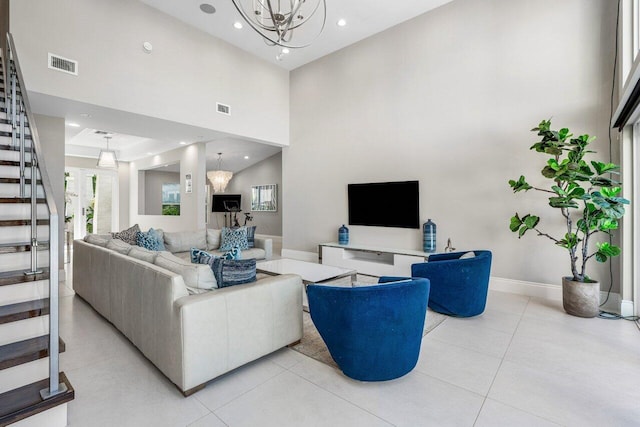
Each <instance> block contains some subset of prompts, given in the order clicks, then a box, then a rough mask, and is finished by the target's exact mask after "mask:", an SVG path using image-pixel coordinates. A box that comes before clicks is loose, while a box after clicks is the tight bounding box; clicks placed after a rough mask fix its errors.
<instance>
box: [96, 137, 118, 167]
mask: <svg viewBox="0 0 640 427" xmlns="http://www.w3.org/2000/svg"><path fill="white" fill-rule="evenodd" d="M104 139H106V140H107V149H106V150H100V155H99V156H98V167H99V168H104V169H118V159H117V158H116V152H115V151H113V150H109V140H110V139H111V137H110V136H105V137H104Z"/></svg>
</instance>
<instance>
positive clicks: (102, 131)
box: [94, 130, 109, 135]
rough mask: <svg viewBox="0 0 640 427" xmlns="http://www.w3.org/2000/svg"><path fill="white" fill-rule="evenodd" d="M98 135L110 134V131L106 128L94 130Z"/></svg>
mask: <svg viewBox="0 0 640 427" xmlns="http://www.w3.org/2000/svg"><path fill="white" fill-rule="evenodd" d="M94 133H95V134H96V135H109V132H107V131H104V130H97V131H95V132H94Z"/></svg>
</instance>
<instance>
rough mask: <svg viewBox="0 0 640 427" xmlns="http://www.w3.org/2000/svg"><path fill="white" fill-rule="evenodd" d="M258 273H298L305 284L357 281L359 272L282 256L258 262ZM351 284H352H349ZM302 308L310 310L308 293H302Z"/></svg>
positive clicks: (275, 274)
mask: <svg viewBox="0 0 640 427" xmlns="http://www.w3.org/2000/svg"><path fill="white" fill-rule="evenodd" d="M256 271H257V272H258V273H265V274H269V275H271V276H277V275H280V274H297V275H298V276H300V277H301V278H302V282H303V283H304V285H305V290H306V285H308V284H310V283H325V282H330V281H332V280H337V279H342V278H344V277H350V278H351V281H352V282H354V281H356V277H357V274H358V273H357V272H356V271H355V270H350V269H348V268H340V267H333V266H331V265H323V264H316V263H313V262H307V261H298V260H297V259H289V258H281V259H274V260H270V261H261V262H258V263H257V264H256ZM349 285H351V284H349ZM302 309H303V310H304V311H309V302H308V300H307V293H306V292H303V293H302Z"/></svg>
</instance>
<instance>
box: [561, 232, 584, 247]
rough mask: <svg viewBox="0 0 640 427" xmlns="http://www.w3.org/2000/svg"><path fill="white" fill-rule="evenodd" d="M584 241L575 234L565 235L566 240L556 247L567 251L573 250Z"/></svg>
mask: <svg viewBox="0 0 640 427" xmlns="http://www.w3.org/2000/svg"><path fill="white" fill-rule="evenodd" d="M581 241H582V239H579V238H578V236H577V235H576V234H575V233H567V234H565V235H564V239H562V240H560V241H558V242H557V243H556V245H558V246H562V247H563V248H565V249H572V248H575V247H576V246H578V243H580V242H581Z"/></svg>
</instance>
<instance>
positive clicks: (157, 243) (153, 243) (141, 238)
mask: <svg viewBox="0 0 640 427" xmlns="http://www.w3.org/2000/svg"><path fill="white" fill-rule="evenodd" d="M162 240H163V239H162V238H161V236H160V233H158V232H157V231H156V230H154V229H153V228H150V229H149V231H147V232H146V233H145V232H143V231H138V232H137V234H136V244H137V245H138V246H141V247H143V248H145V249H149V250H150V251H164V250H165V247H164V242H163V241H162Z"/></svg>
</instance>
